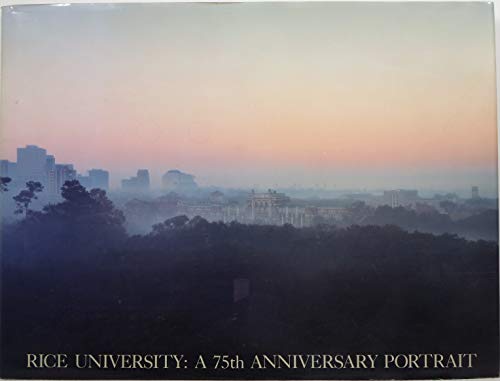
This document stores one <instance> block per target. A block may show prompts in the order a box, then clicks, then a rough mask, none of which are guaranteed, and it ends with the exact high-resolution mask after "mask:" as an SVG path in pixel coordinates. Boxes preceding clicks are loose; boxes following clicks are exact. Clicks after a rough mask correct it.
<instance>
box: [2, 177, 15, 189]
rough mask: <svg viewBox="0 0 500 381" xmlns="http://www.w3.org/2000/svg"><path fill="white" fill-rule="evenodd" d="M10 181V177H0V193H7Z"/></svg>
mask: <svg viewBox="0 0 500 381" xmlns="http://www.w3.org/2000/svg"><path fill="white" fill-rule="evenodd" d="M11 181H12V179H11V178H10V177H0V192H7V191H8V190H9V189H8V188H7V184H8V183H10V182H11Z"/></svg>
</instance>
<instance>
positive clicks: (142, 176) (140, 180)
mask: <svg viewBox="0 0 500 381" xmlns="http://www.w3.org/2000/svg"><path fill="white" fill-rule="evenodd" d="M137 185H138V186H139V187H140V188H143V189H149V171H148V170H147V169H139V170H138V171H137Z"/></svg>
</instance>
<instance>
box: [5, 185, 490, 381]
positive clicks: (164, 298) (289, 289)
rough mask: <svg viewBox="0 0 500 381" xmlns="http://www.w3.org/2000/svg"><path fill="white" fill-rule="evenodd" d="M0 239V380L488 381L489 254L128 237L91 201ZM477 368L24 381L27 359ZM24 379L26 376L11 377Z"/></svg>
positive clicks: (433, 247) (30, 214)
mask: <svg viewBox="0 0 500 381" xmlns="http://www.w3.org/2000/svg"><path fill="white" fill-rule="evenodd" d="M62 195H63V198H64V201H63V202H61V203H58V204H55V205H49V206H47V207H45V208H44V209H43V210H42V211H37V212H35V211H29V210H27V211H25V218H24V219H23V220H22V221H21V222H19V223H17V224H15V225H11V226H8V227H4V231H3V240H2V260H3V264H2V274H1V275H2V314H1V317H2V322H1V323H2V324H1V345H2V347H1V349H2V359H1V361H2V363H1V368H2V376H3V377H20V376H23V378H26V377H27V376H29V377H34V378H62V377H80V378H82V377H83V378H107V377H121V378H133V377H146V376H147V377H148V378H193V377H194V378H202V379H205V378H212V377H218V378H220V377H223V378H230V379H234V378H241V377H244V378H267V379H268V378H272V377H278V378H326V379H332V378H342V379H346V378H355V379H359V378H360V377H367V378H391V377H397V378H401V377H408V378H410V377H413V378H420V377H447V376H455V377H458V376H459V377H467V376H472V375H474V376H476V377H477V376H493V375H494V374H496V372H497V367H498V304H497V301H498V272H497V271H498V270H497V269H498V245H497V244H496V243H495V242H487V241H475V242H472V241H466V240H465V239H461V238H458V237H457V236H454V235H450V234H445V235H439V236H436V235H432V234H426V233H416V232H415V233H409V232H405V231H403V230H402V229H400V228H397V227H394V226H384V227H381V226H351V227H349V228H345V229H335V228H333V227H330V226H316V227H311V228H303V229H296V228H294V227H293V226H291V225H285V226H257V225H242V224H238V223H231V224H223V223H215V222H213V223H209V222H207V221H206V220H204V219H202V218H200V217H195V218H193V219H191V220H189V219H188V218H186V217H185V216H178V217H174V218H171V219H169V220H166V221H165V222H163V223H161V224H157V225H155V226H154V227H153V229H152V231H151V233H149V234H147V235H137V236H132V237H129V236H127V234H126V233H125V230H124V228H123V224H124V218H123V215H122V214H121V212H120V211H118V210H117V209H116V208H115V207H114V205H113V204H112V203H111V202H110V201H109V199H108V198H107V196H106V194H105V193H104V192H103V191H98V190H92V191H87V190H86V189H85V188H83V187H81V186H80V184H78V183H77V182H68V183H66V184H65V186H64V188H63V194H62ZM448 352H453V353H471V352H474V353H478V355H479V357H478V362H477V366H476V367H475V368H474V369H465V370H464V369H455V370H453V369H444V370H443V369H441V370H439V369H437V370H433V369H428V370H420V371H418V372H417V373H415V372H414V371H413V370H408V369H407V370H383V369H377V370H376V371H371V373H370V371H369V370H366V371H359V372H349V371H337V372H335V373H332V371H324V372H321V371H318V372H316V373H314V374H311V373H310V372H311V371H310V370H309V371H307V370H306V371H300V370H293V371H292V372H286V371H284V370H281V371H278V370H276V371H267V372H262V373H261V372H256V371H255V370H248V369H243V370H239V371H228V372H220V371H218V372H214V371H212V372H211V371H208V370H207V371H206V372H203V373H200V371H196V370H193V369H187V370H184V369H181V370H179V371H178V372H177V373H175V371H174V370H172V369H170V370H163V371H162V370H159V371H157V372H151V371H149V372H147V373H142V372H141V371H140V370H137V371H134V372H132V373H131V372H130V371H123V372H121V373H120V372H115V373H106V372H102V371H99V370H95V369H94V370H75V369H64V370H58V371H54V370H45V371H43V370H33V371H29V370H27V369H26V368H25V363H24V360H25V357H24V356H25V354H26V353H183V354H185V355H186V356H187V357H188V358H189V359H191V360H193V359H194V358H195V355H196V354H198V353H208V354H221V353H238V354H241V355H250V354H255V353H257V354H262V353H448ZM26 372H31V373H26Z"/></svg>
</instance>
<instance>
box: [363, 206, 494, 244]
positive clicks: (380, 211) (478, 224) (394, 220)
mask: <svg viewBox="0 0 500 381" xmlns="http://www.w3.org/2000/svg"><path fill="white" fill-rule="evenodd" d="M360 223H361V224H362V225H379V226H384V225H397V226H399V227H401V228H403V229H405V230H408V231H414V230H418V231H422V232H429V233H435V234H444V233H451V234H458V235H460V236H462V237H465V238H468V239H485V240H491V241H498V209H486V210H482V211H479V212H478V213H476V214H473V215H471V216H468V217H466V218H463V219H458V220H452V219H451V217H450V216H449V215H448V214H442V213H438V212H437V211H430V212H426V213H417V212H416V211H415V210H411V209H407V208H403V207H401V206H400V207H396V208H391V207H390V206H379V207H377V208H376V209H374V210H373V211H372V212H371V213H367V214H366V218H364V219H363V220H362V221H361V222H360Z"/></svg>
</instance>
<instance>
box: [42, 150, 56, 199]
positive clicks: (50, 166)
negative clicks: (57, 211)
mask: <svg viewBox="0 0 500 381" xmlns="http://www.w3.org/2000/svg"><path fill="white" fill-rule="evenodd" d="M45 174H46V176H47V183H46V185H45V187H46V191H47V193H48V195H49V196H51V197H53V196H55V195H57V193H58V189H57V176H56V158H55V157H54V156H53V155H48V156H46V159H45Z"/></svg>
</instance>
